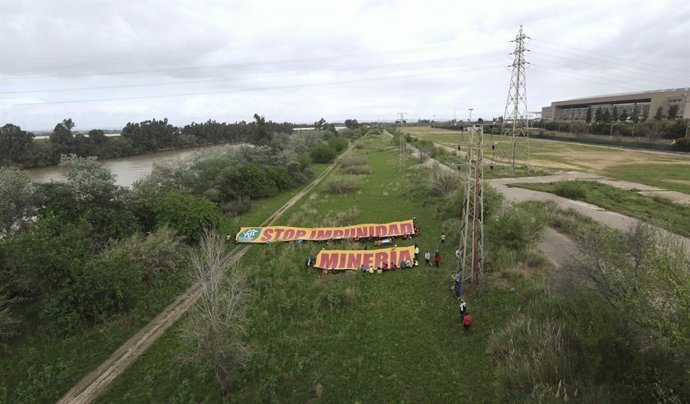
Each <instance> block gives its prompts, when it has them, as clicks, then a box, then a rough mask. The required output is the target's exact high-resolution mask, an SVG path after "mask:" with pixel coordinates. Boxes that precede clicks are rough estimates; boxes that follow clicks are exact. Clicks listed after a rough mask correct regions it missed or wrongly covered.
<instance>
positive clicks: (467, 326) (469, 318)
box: [462, 313, 473, 332]
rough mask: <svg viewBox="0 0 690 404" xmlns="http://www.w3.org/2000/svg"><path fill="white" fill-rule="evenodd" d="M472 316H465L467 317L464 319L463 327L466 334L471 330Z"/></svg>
mask: <svg viewBox="0 0 690 404" xmlns="http://www.w3.org/2000/svg"><path fill="white" fill-rule="evenodd" d="M472 320H473V319H472V315H471V314H469V313H467V314H465V317H464V318H463V319H462V326H463V327H465V332H467V331H469V330H470V327H471V326H472Z"/></svg>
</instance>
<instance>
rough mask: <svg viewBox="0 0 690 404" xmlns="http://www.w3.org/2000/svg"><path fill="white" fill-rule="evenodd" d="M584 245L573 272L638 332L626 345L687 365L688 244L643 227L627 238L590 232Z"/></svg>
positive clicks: (689, 330) (689, 344)
mask: <svg viewBox="0 0 690 404" xmlns="http://www.w3.org/2000/svg"><path fill="white" fill-rule="evenodd" d="M580 245H581V246H580V254H579V256H578V257H577V258H576V259H575V260H574V261H573V262H572V263H571V268H569V270H570V271H571V272H573V273H576V274H579V275H580V276H581V277H582V279H583V280H584V283H583V285H584V286H585V287H588V288H589V289H591V290H592V291H594V292H595V293H596V295H598V296H600V297H601V298H602V302H604V303H605V304H607V305H608V306H609V307H610V308H612V309H613V310H614V311H615V312H616V313H617V315H618V316H619V317H620V318H621V319H623V320H624V321H625V322H626V323H627V325H628V326H629V329H630V330H631V331H632V333H631V334H630V335H627V336H626V341H628V342H629V343H633V344H636V345H639V346H640V347H639V349H640V350H641V351H642V352H646V353H648V354H650V355H652V356H657V355H658V356H659V357H661V356H662V355H660V352H659V351H660V350H661V351H665V352H666V355H663V356H664V357H665V360H669V359H670V360H671V361H677V364H676V366H683V367H684V366H685V363H686V362H687V360H689V359H690V312H689V311H688V310H687V307H688V305H690V260H688V258H687V255H686V253H687V251H686V250H685V248H684V246H683V244H682V241H681V240H680V239H679V238H678V237H677V236H672V235H668V234H666V235H664V234H662V233H661V232H659V231H658V230H655V229H653V228H652V227H650V226H648V225H644V224H638V225H637V226H635V227H632V228H630V229H629V230H628V231H627V232H626V233H624V234H620V233H616V232H614V231H612V230H607V229H604V230H600V231H599V232H591V233H588V234H586V235H585V237H584V240H583V241H582V242H581V244H580ZM632 350H633V351H635V352H636V349H635V348H633V349H632ZM650 363H654V367H655V368H656V367H657V365H659V364H658V363H657V361H654V360H653V361H651V362H650ZM686 391H687V389H686ZM671 402H673V401H671Z"/></svg>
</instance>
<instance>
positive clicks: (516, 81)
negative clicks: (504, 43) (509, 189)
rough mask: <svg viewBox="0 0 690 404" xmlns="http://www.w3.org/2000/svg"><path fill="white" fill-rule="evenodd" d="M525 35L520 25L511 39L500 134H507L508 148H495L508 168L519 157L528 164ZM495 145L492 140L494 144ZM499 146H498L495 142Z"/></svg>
mask: <svg viewBox="0 0 690 404" xmlns="http://www.w3.org/2000/svg"><path fill="white" fill-rule="evenodd" d="M527 38H529V37H528V36H526V35H525V33H524V32H523V30H522V25H520V30H519V31H518V34H517V36H516V37H515V39H514V40H513V41H511V42H515V50H514V51H513V53H512V55H514V59H513V64H512V65H510V66H511V67H512V74H511V77H510V88H509V89H508V98H507V99H506V109H505V111H504V113H503V124H502V126H501V134H502V135H504V136H509V137H510V147H508V148H502V147H499V148H498V150H497V152H498V154H499V157H502V158H503V159H505V160H507V162H508V163H510V165H511V167H513V168H514V167H515V164H516V161H518V160H521V161H523V162H525V164H527V165H529V131H528V127H527V126H528V124H529V119H528V112H527V80H526V76H525V65H526V64H527V62H525V52H528V49H525V39H527ZM494 144H496V143H494ZM499 146H500V145H499Z"/></svg>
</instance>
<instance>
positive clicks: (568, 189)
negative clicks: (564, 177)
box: [554, 181, 587, 200]
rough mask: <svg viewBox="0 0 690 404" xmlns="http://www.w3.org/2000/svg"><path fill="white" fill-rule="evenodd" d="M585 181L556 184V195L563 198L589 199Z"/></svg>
mask: <svg viewBox="0 0 690 404" xmlns="http://www.w3.org/2000/svg"><path fill="white" fill-rule="evenodd" d="M586 184H587V183H586V182H585V181H561V182H558V183H556V187H555V189H554V193H555V194H556V195H558V196H562V197H563V198H568V199H575V200H583V199H585V198H586V197H587V185H586Z"/></svg>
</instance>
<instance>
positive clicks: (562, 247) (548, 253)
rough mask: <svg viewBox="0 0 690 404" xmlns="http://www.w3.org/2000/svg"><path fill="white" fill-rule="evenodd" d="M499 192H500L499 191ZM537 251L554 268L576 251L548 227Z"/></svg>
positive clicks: (414, 152) (429, 162)
mask: <svg viewBox="0 0 690 404" xmlns="http://www.w3.org/2000/svg"><path fill="white" fill-rule="evenodd" d="M384 135H385V136H388V137H391V138H392V137H393V135H391V134H390V133H389V132H387V131H384ZM441 147H444V146H441ZM407 148H408V149H409V150H410V151H411V154H412V156H414V157H415V158H419V150H418V149H417V148H415V147H414V146H412V145H410V144H408V145H407ZM424 164H425V165H433V164H438V165H439V167H441V169H444V170H447V171H453V172H455V170H454V169H453V168H451V167H449V166H447V165H445V164H443V163H441V162H439V161H438V160H435V159H433V158H430V159H428V160H426V161H425V162H424ZM533 178H541V177H533ZM506 188H507V186H506ZM511 189H512V188H511ZM499 191H501V190H500V189H499ZM506 199H508V200H511V198H510V197H509V196H506ZM537 249H538V250H539V251H541V252H542V254H544V256H545V257H546V258H547V259H548V260H549V262H551V264H553V265H554V266H555V267H556V268H561V267H562V266H563V265H564V264H565V263H566V261H567V260H568V259H570V257H571V255H572V254H574V253H575V252H576V251H577V243H576V242H575V241H574V240H572V239H571V238H569V237H568V236H566V235H564V234H561V233H559V232H557V231H556V230H554V229H552V228H550V227H547V228H546V229H545V230H544V234H543V236H542V240H541V241H540V242H539V244H538V245H537Z"/></svg>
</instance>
